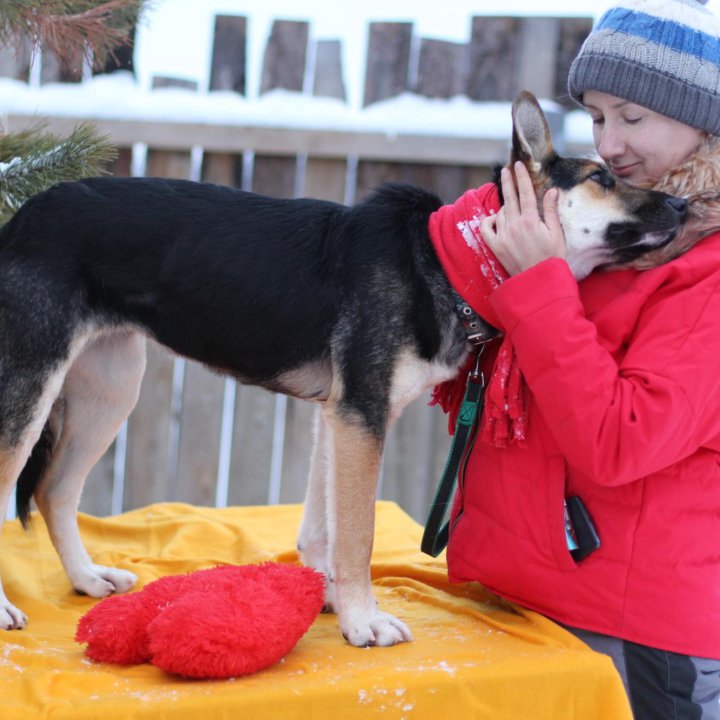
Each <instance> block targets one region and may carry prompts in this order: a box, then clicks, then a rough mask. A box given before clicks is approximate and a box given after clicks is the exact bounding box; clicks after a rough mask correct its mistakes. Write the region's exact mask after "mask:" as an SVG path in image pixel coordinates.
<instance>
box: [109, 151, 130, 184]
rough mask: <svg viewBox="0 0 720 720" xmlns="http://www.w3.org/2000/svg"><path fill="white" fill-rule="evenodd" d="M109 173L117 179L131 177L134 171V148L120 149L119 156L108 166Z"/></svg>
mask: <svg viewBox="0 0 720 720" xmlns="http://www.w3.org/2000/svg"><path fill="white" fill-rule="evenodd" d="M107 170H108V172H109V173H110V174H111V175H115V177H130V173H131V170H132V148H127V147H119V148H118V149H117V156H116V157H115V159H114V160H113V161H112V162H111V163H110V164H109V165H108V168H107Z"/></svg>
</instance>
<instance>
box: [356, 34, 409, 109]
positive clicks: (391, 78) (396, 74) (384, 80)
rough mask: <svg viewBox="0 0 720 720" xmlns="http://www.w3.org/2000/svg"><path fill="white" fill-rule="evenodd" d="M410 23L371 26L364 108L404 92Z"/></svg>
mask: <svg viewBox="0 0 720 720" xmlns="http://www.w3.org/2000/svg"><path fill="white" fill-rule="evenodd" d="M412 28H413V26H412V23H383V22H372V23H370V34H369V38H368V52H367V63H366V67H365V94H364V99H363V105H371V104H372V103H376V102H379V101H380V100H387V99H388V98H392V97H395V96H396V95H399V94H400V93H401V92H403V91H404V90H405V89H406V88H407V79H408V67H409V64H410V45H411V42H412Z"/></svg>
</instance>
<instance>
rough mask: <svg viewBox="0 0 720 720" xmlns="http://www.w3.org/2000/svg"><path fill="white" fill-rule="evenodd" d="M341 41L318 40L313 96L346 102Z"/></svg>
mask: <svg viewBox="0 0 720 720" xmlns="http://www.w3.org/2000/svg"><path fill="white" fill-rule="evenodd" d="M341 49H342V48H341V45H340V41H339V40H318V41H317V43H316V45H315V77H314V80H313V95H316V96H318V97H331V98H337V99H338V100H345V99H346V97H347V95H346V92H345V81H344V80H343V74H342V56H341Z"/></svg>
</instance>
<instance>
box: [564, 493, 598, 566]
mask: <svg viewBox="0 0 720 720" xmlns="http://www.w3.org/2000/svg"><path fill="white" fill-rule="evenodd" d="M565 535H566V537H567V541H568V550H569V551H570V554H571V555H572V557H573V560H574V561H575V562H580V561H581V560H583V559H585V558H586V557H587V556H588V555H590V554H592V553H594V552H595V551H596V550H597V549H598V548H599V547H600V536H599V535H598V532H597V530H596V528H595V524H594V523H593V521H592V518H591V517H590V513H589V512H588V511H587V508H586V507H585V503H584V502H583V501H582V499H581V498H579V497H578V496H577V495H574V496H573V497H569V498H567V499H566V500H565Z"/></svg>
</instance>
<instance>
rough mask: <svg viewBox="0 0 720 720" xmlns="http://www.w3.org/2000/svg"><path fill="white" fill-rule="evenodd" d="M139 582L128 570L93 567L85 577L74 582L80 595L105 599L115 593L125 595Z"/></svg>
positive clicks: (84, 574)
mask: <svg viewBox="0 0 720 720" xmlns="http://www.w3.org/2000/svg"><path fill="white" fill-rule="evenodd" d="M136 582H137V575H135V574H133V573H131V572H128V571H127V570H118V569H117V568H109V567H104V566H103V565H92V566H91V567H90V568H88V570H87V572H85V573H83V576H82V577H80V578H78V579H76V580H74V581H73V587H74V588H75V591H76V592H78V593H79V594H80V595H89V596H90V597H94V598H104V597H107V596H108V595H112V594H113V593H118V594H120V593H124V592H127V591H128V590H130V588H131V587H132V586H133V585H134V584H135V583H136Z"/></svg>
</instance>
